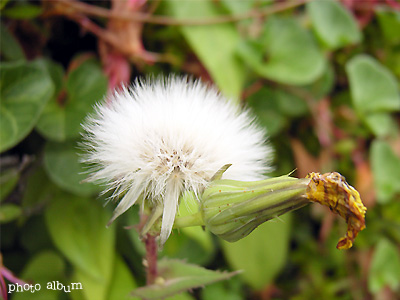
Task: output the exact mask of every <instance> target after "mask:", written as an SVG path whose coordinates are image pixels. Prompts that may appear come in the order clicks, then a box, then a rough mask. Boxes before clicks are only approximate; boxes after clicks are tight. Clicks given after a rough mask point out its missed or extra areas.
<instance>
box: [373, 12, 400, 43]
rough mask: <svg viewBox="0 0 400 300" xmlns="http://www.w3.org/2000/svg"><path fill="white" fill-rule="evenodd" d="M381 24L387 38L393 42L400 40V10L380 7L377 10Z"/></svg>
mask: <svg viewBox="0 0 400 300" xmlns="http://www.w3.org/2000/svg"><path fill="white" fill-rule="evenodd" d="M376 15H377V17H378V23H379V26H380V27H381V29H382V32H383V36H384V37H385V39H386V40H387V41H389V42H391V43H393V44H395V43H399V42H400V34H399V32H400V12H398V11H395V10H389V9H385V8H384V7H380V8H378V9H377V10H376Z"/></svg>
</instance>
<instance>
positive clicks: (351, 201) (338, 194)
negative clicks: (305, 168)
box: [307, 172, 367, 249]
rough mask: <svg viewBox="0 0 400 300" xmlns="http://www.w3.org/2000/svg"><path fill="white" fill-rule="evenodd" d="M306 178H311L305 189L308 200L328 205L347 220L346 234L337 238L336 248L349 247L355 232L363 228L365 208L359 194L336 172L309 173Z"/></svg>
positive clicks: (355, 234) (351, 244)
mask: <svg viewBox="0 0 400 300" xmlns="http://www.w3.org/2000/svg"><path fill="white" fill-rule="evenodd" d="M307 178H310V179H311V181H310V183H309V184H308V189H307V198H308V200H310V201H312V202H318V203H320V204H322V205H325V206H328V207H329V208H330V210H331V211H333V212H334V213H336V214H338V215H340V216H341V217H342V218H344V219H345V220H346V222H347V232H346V236H345V237H343V238H341V239H340V240H339V242H338V244H337V246H336V248H338V249H349V248H351V247H352V246H353V241H354V239H355V238H356V236H357V234H358V233H359V232H360V231H361V230H363V229H364V228H365V213H366V211H367V208H366V207H365V206H364V204H363V203H362V202H361V198H360V194H359V193H358V192H357V190H356V189H355V188H353V187H352V186H350V185H349V184H348V183H347V182H346V179H345V178H344V177H343V176H342V175H340V174H339V173H337V172H332V173H326V174H322V175H321V174H319V173H310V174H308V175H307Z"/></svg>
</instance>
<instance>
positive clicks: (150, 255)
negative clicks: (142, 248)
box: [144, 234, 157, 285]
mask: <svg viewBox="0 0 400 300" xmlns="http://www.w3.org/2000/svg"><path fill="white" fill-rule="evenodd" d="M144 242H145V245H146V260H147V268H146V273H147V274H146V282H147V285H151V284H153V283H154V282H155V280H156V277H157V243H156V237H155V236H154V235H151V234H147V235H146V238H145V241H144Z"/></svg>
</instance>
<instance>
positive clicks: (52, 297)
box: [12, 251, 67, 300]
mask: <svg viewBox="0 0 400 300" xmlns="http://www.w3.org/2000/svg"><path fill="white" fill-rule="evenodd" d="M64 270H65V262H64V260H63V259H62V258H61V257H60V256H59V255H58V254H56V253H55V252H53V251H43V252H40V253H39V254H36V255H35V256H34V257H33V258H32V259H31V260H30V261H29V262H28V264H27V265H26V266H25V268H24V270H23V271H22V275H21V278H22V279H24V280H25V281H27V282H29V283H32V284H33V285H34V286H36V287H37V288H39V286H38V285H40V290H39V291H35V289H33V291H34V293H32V292H30V291H29V292H28V291H27V292H23V293H13V297H12V299H14V300H36V299H37V300H40V299H46V300H57V299H59V294H60V292H61V291H58V290H51V289H47V282H49V281H59V282H62V283H63V284H67V283H66V282H65V281H64V276H63V274H64Z"/></svg>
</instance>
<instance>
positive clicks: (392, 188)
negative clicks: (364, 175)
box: [370, 140, 400, 203]
mask: <svg viewBox="0 0 400 300" xmlns="http://www.w3.org/2000/svg"><path fill="white" fill-rule="evenodd" d="M370 161H371V166H372V172H373V175H374V181H375V187H376V192H377V198H378V201H379V202H381V203H387V202H388V201H390V200H391V199H392V198H393V197H394V196H395V195H396V194H398V193H400V185H399V182H400V157H398V156H397V155H396V154H395V153H394V152H393V150H392V149H391V148H390V146H389V144H388V143H386V142H384V141H380V140H375V141H373V143H372V146H371V153H370Z"/></svg>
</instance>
